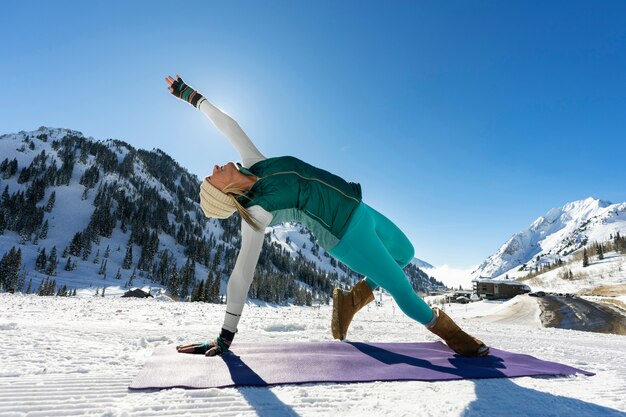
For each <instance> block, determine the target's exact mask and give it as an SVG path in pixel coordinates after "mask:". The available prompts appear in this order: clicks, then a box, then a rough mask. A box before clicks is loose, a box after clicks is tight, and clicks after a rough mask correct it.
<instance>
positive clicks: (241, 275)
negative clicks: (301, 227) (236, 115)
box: [198, 98, 272, 333]
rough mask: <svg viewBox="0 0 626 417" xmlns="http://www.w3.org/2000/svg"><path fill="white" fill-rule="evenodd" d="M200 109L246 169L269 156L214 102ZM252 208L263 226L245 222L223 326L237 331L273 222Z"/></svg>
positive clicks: (228, 293) (256, 218)
mask: <svg viewBox="0 0 626 417" xmlns="http://www.w3.org/2000/svg"><path fill="white" fill-rule="evenodd" d="M198 108H199V109H200V111H201V112H202V113H203V114H204V115H205V116H206V117H208V118H209V120H211V122H213V124H214V125H215V127H216V128H217V129H218V130H219V131H220V132H222V134H223V135H224V136H226V138H227V139H228V140H229V141H230V143H231V145H233V147H234V148H235V150H236V151H237V152H238V153H239V156H240V157H241V164H242V166H243V167H244V168H250V167H251V166H252V165H254V164H255V163H257V162H259V161H263V160H265V159H267V158H266V157H265V156H264V155H263V154H262V153H261V152H259V150H258V149H257V147H256V146H255V145H254V143H252V141H251V140H250V138H249V137H248V135H246V133H245V132H244V131H243V129H241V127H240V126H239V124H238V123H237V122H236V121H235V120H234V119H233V118H232V117H230V116H229V115H227V114H226V113H224V112H223V111H222V110H220V109H219V108H217V107H216V106H214V105H213V104H211V103H210V102H209V101H208V100H207V99H206V98H202V99H201V101H200V103H199V105H198ZM248 211H249V213H250V215H251V216H252V218H253V219H254V220H255V221H256V223H257V224H258V225H259V226H260V231H256V230H254V229H253V228H252V227H251V226H250V225H249V224H248V223H246V222H245V221H243V220H242V221H241V249H240V250H239V255H238V256H237V261H236V262H235V267H234V268H233V272H232V273H231V274H230V279H229V280H228V287H227V289H226V291H227V293H226V294H227V297H226V298H227V303H226V315H225V317H224V324H223V326H222V327H223V328H225V329H226V330H228V331H231V332H233V333H235V332H236V331H237V325H238V324H239V319H240V317H241V313H242V311H243V307H244V305H245V302H246V297H247V295H248V289H249V288H250V284H251V283H252V278H253V277H254V269H255V268H256V264H257V262H258V260H259V254H260V253H261V248H262V247H263V239H264V235H265V232H264V229H265V228H266V227H267V226H268V225H269V224H270V223H271V221H272V214H271V213H269V212H268V211H266V210H265V209H263V208H262V207H261V206H258V205H256V206H252V207H249V208H248Z"/></svg>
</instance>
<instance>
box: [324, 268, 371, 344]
mask: <svg viewBox="0 0 626 417" xmlns="http://www.w3.org/2000/svg"><path fill="white" fill-rule="evenodd" d="M372 301H374V293H373V292H372V289H371V288H370V286H369V285H367V284H366V283H365V281H364V280H361V281H359V282H357V283H356V285H355V286H354V287H352V290H350V291H349V292H347V291H344V290H341V289H339V288H335V289H334V290H333V319H332V323H331V328H332V331H333V337H334V338H335V339H339V340H343V339H345V338H346V334H347V333H348V327H349V326H350V322H351V321H352V317H354V315H355V314H356V312H357V311H359V310H360V309H362V308H363V307H364V306H366V305H367V304H369V303H371V302H372Z"/></svg>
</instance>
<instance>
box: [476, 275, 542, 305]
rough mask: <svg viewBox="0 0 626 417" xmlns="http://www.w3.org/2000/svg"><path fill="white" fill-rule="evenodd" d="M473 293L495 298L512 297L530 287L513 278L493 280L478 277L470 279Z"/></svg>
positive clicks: (482, 296) (525, 291) (528, 290)
mask: <svg viewBox="0 0 626 417" xmlns="http://www.w3.org/2000/svg"><path fill="white" fill-rule="evenodd" d="M472 284H473V286H474V293H475V294H477V295H478V296H479V297H480V298H484V299H487V300H496V299H500V298H513V297H515V296H516V295H518V294H525V293H529V292H530V287H529V286H528V285H526V284H523V283H521V282H518V281H513V280H495V279H490V278H479V279H475V280H473V281H472Z"/></svg>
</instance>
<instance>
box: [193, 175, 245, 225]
mask: <svg viewBox="0 0 626 417" xmlns="http://www.w3.org/2000/svg"><path fill="white" fill-rule="evenodd" d="M200 206H201V207H202V211H204V215H205V216H207V217H213V218H216V219H225V218H227V217H230V216H231V215H232V214H233V213H234V212H235V210H237V209H236V207H235V203H234V202H233V199H232V197H230V196H229V195H227V194H226V193H224V192H222V191H221V190H220V189H219V188H217V187H215V186H214V185H213V184H211V183H210V182H209V180H208V179H205V180H204V181H202V184H201V185H200Z"/></svg>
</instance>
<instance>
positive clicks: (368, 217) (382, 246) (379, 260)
mask: <svg viewBox="0 0 626 417" xmlns="http://www.w3.org/2000/svg"><path fill="white" fill-rule="evenodd" d="M329 252H330V254H331V255H332V256H333V257H335V258H337V259H338V260H340V261H341V262H343V263H344V264H346V265H347V266H348V267H350V269H352V270H353V271H355V272H358V273H359V274H362V275H365V276H366V279H365V282H366V283H367V285H369V286H370V287H371V288H372V289H373V290H374V289H376V288H378V286H381V287H382V288H384V289H385V290H387V291H388V292H389V293H390V294H391V296H392V297H393V299H394V300H395V301H396V303H398V307H400V309H401V310H402V311H403V312H404V314H406V315H407V316H409V317H411V318H412V319H413V320H416V321H419V322H420V323H422V324H427V323H429V322H430V321H431V320H432V319H433V312H432V310H431V308H430V307H429V306H428V304H426V302H424V300H422V299H421V298H420V297H419V296H418V295H417V294H416V293H415V291H414V290H413V288H412V287H411V284H410V283H409V280H408V278H407V277H406V275H405V274H404V271H403V268H404V267H405V266H407V265H408V264H409V262H411V260H412V259H413V255H414V249H413V245H411V242H409V239H408V238H407V237H406V236H405V234H404V233H402V231H401V230H400V229H398V227H397V226H396V225H395V224H393V223H392V222H391V220H389V219H388V218H386V217H385V216H383V215H382V214H380V213H379V212H377V211H376V210H374V209H373V208H371V207H370V206H368V205H367V204H365V203H363V202H361V204H360V205H359V206H358V207H357V209H356V210H355V212H354V214H353V215H352V218H351V219H350V223H349V225H348V230H347V231H346V233H345V234H344V236H343V237H342V238H341V241H340V242H339V243H338V244H337V245H336V246H335V247H334V248H333V249H331V250H330V251H329Z"/></svg>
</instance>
